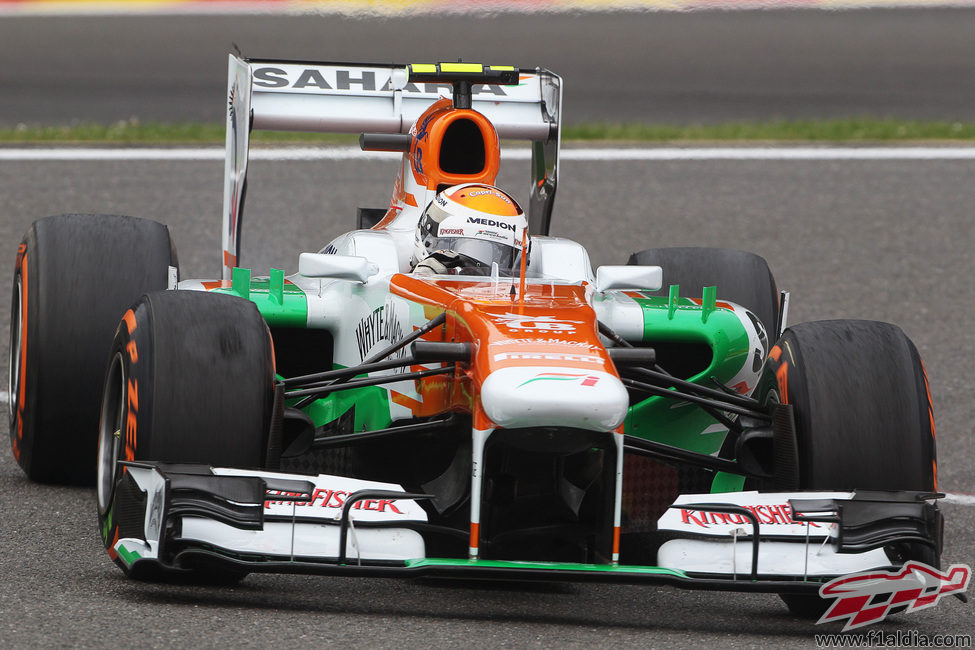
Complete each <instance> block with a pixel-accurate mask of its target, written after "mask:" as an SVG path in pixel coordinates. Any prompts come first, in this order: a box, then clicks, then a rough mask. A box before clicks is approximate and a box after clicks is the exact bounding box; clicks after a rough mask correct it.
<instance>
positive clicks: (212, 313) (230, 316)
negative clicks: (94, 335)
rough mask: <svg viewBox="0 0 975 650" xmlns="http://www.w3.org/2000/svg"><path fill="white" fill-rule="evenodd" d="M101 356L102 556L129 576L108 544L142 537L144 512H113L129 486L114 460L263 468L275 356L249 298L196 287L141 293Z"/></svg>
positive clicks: (99, 486) (99, 493)
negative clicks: (105, 359)
mask: <svg viewBox="0 0 975 650" xmlns="http://www.w3.org/2000/svg"><path fill="white" fill-rule="evenodd" d="M109 359H110V360H109V366H108V371H107V373H106V378H105V390H104V394H103V398H102V403H101V419H100V423H99V429H98V430H99V440H98V477H97V502H98V517H99V528H100V530H101V534H102V539H103V541H104V543H105V546H106V548H107V549H108V552H109V555H110V556H112V559H113V560H115V561H116V563H117V564H118V565H119V566H120V567H122V569H123V570H124V571H126V572H128V567H127V565H126V564H125V563H123V562H122V561H121V560H120V559H119V558H118V557H117V555H116V553H115V550H114V545H115V543H116V542H117V541H118V540H119V539H123V538H125V537H136V538H139V539H142V538H143V537H142V534H143V533H142V530H143V527H144V522H143V520H142V518H143V516H144V512H143V511H142V510H141V509H138V511H136V512H124V511H122V510H120V509H118V508H116V501H117V499H116V496H117V495H118V494H119V492H120V491H121V490H133V489H138V488H137V487H135V485H134V481H132V480H131V478H130V477H128V476H127V475H126V472H125V470H124V467H123V466H121V465H119V461H136V460H145V461H159V462H169V463H200V464H206V465H210V466H213V467H236V468H251V469H263V468H265V467H266V466H267V464H268V438H269V431H270V424H271V418H272V412H273V408H274V379H275V375H274V361H273V353H272V350H271V339H270V333H269V332H268V328H267V326H266V324H265V322H264V320H263V318H261V315H260V313H259V312H258V310H257V307H256V306H255V305H254V304H253V303H252V302H250V301H247V300H243V299H240V298H235V297H231V296H226V295H220V294H208V293H203V292H195V291H164V292H158V293H153V294H148V295H146V296H144V297H143V298H142V299H141V300H140V301H139V302H138V303H136V304H135V305H134V306H133V307H132V309H130V310H129V311H127V312H126V313H125V315H124V316H123V318H122V322H121V323H120V324H119V326H118V329H117V331H116V334H115V340H114V342H113V345H112V350H111V355H110V358H109ZM123 501H125V500H123ZM129 501H130V500H129ZM238 577H239V576H238Z"/></svg>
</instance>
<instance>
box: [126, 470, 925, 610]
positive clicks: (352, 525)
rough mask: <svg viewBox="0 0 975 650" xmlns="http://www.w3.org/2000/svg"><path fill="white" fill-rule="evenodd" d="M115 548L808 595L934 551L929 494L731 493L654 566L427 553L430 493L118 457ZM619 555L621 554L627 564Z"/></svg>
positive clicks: (234, 561) (259, 566) (691, 522)
mask: <svg viewBox="0 0 975 650" xmlns="http://www.w3.org/2000/svg"><path fill="white" fill-rule="evenodd" d="M123 465H124V466H125V475H124V476H123V477H122V479H121V481H122V485H120V486H119V489H118V491H117V493H116V502H115V504H114V506H113V511H112V512H111V513H110V516H109V519H110V520H111V519H114V521H115V523H117V524H118V528H119V537H118V538H117V539H116V540H113V541H112V542H111V543H110V548H109V551H110V553H113V554H116V555H117V559H118V561H120V562H121V563H123V564H124V565H125V566H126V567H127V568H128V569H129V570H130V571H131V572H135V573H138V572H139V571H141V570H142V569H148V570H152V571H160V570H161V571H164V572H166V571H171V572H183V571H187V570H191V569H194V568H199V567H217V568H224V569H230V570H232V571H237V572H240V573H247V572H269V573H309V574H322V575H349V576H384V577H419V576H453V577H466V578H484V579H495V578H497V579H515V580H538V581H552V580H555V581H575V582H619V583H658V584H660V583H663V584H673V585H675V586H680V587H685V588H692V589H715V590H728V591H756V592H777V593H816V592H817V590H818V589H819V587H820V586H821V585H822V584H824V583H825V582H828V581H829V580H830V579H832V578H835V577H837V576H840V575H845V574H847V573H852V572H855V571H863V570H867V569H880V568H883V569H887V568H891V567H893V566H896V565H898V564H900V563H902V562H903V560H902V559H901V560H898V558H897V553H896V552H893V550H896V549H903V548H906V547H909V546H910V545H922V546H923V545H927V546H931V547H933V548H938V547H940V544H941V539H942V532H941V529H942V518H941V514H940V512H939V510H938V508H937V506H936V505H935V500H936V499H937V498H938V497H939V496H941V495H938V494H930V493H921V492H877V491H870V492H865V491H857V492H795V493H788V494H786V493H759V492H731V493H723V494H701V495H681V496H680V497H679V498H678V499H677V500H676V501H675V502H674V504H673V505H672V506H671V507H670V509H669V510H668V512H667V513H666V514H664V515H663V516H662V517H661V518H660V519H659V521H658V522H657V530H656V531H655V532H654V533H653V534H654V535H655V536H656V537H657V538H658V545H659V546H658V550H657V562H656V566H644V565H625V564H612V563H607V564H577V563H565V562H537V561H531V562H519V561H500V560H492V559H483V558H479V559H475V560H472V559H468V558H432V557H427V556H426V550H425V549H426V545H425V541H424V540H425V536H426V535H428V534H453V535H456V536H459V537H464V536H466V534H467V532H466V531H463V530H454V529H449V528H446V527H444V526H439V525H435V524H433V523H431V522H429V521H428V520H427V515H426V511H425V510H424V508H423V507H422V506H421V505H420V503H421V502H422V501H423V500H425V499H430V498H433V495H429V494H416V493H410V492H407V491H405V490H403V489H402V488H401V487H400V486H398V485H394V484H389V483H379V482H374V481H364V480H359V479H352V478H347V477H340V476H329V475H318V476H304V475H298V474H285V473H279V472H266V471H249V470H237V469H226V468H211V467H209V466H206V465H176V464H164V463H149V462H125V463H123ZM624 559H625V558H624Z"/></svg>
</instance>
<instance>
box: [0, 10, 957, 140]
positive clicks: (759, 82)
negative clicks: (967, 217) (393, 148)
mask: <svg viewBox="0 0 975 650" xmlns="http://www.w3.org/2000/svg"><path fill="white" fill-rule="evenodd" d="M973 32H975V8H968V9H964V8H957V9H893V10H869V11H859V10H850V11H818V10H812V11H803V10H769V11H706V12H694V13H656V12H647V13H584V14H534V15H533V14H496V15H490V16H477V15H461V16H458V15H454V16H443V17H434V16H429V15H424V16H417V17H397V18H379V17H371V18H351V17H341V16H336V15H330V16H321V15H301V16H279V15H265V16H164V17H158V16H156V17H149V18H145V17H132V16H129V17H124V16H121V17H120V16H116V17H107V16H83V17H79V16H71V17H17V16H3V17H0V61H2V64H0V126H7V127H10V126H15V125H17V124H21V123H24V124H70V123H76V122H102V123H104V122H113V121H117V120H128V119H130V118H137V119H139V120H141V121H143V122H145V121H165V122H174V121H175V122H181V121H205V122H220V121H222V120H223V106H224V103H225V91H226V87H225V80H226V67H227V64H226V60H227V52H229V51H230V50H231V49H232V44H233V43H236V44H237V45H238V46H239V47H240V48H241V50H242V52H243V53H244V55H246V56H250V57H256V58H285V59H302V60H333V61H368V62H390V61H392V62H397V63H409V62H413V61H436V60H439V61H453V60H456V59H457V58H463V59H464V60H465V61H483V62H486V63H505V64H514V65H519V66H524V67H535V66H542V67H548V68H550V69H552V70H554V71H555V72H557V73H559V74H561V75H563V76H564V78H565V80H566V85H565V121H566V123H567V124H575V123H580V122H599V121H601V122H654V123H677V124H688V123H714V122H727V121H765V120H772V119H824V118H848V117H858V116H871V117H899V118H903V119H921V120H960V121H966V122H970V121H972V120H975V82H973V79H975V38H972V33H973Z"/></svg>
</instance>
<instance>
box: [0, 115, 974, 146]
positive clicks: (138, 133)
mask: <svg viewBox="0 0 975 650" xmlns="http://www.w3.org/2000/svg"><path fill="white" fill-rule="evenodd" d="M252 138H253V140H254V141H255V142H272V143H285V144H286V143H295V144H346V145H350V144H354V143H355V142H356V136H354V135H339V134H314V133H285V132H269V131H256V132H254V133H253V134H252ZM562 138H563V140H565V141H569V142H571V141H590V142H591V141H597V140H603V141H617V142H620V141H627V142H658V143H663V142H695V141H746V142H747V141H781V142H915V141H931V140H975V122H908V121H902V120H876V119H849V120H821V121H817V120H809V121H794V122H767V123H728V124H714V125H690V126H670V125H663V124H582V125H570V126H566V127H564V128H563V130H562ZM223 141H224V125H223V124H191V123H187V124H161V123H151V122H146V123H141V122H138V121H129V122H118V123H116V124H111V125H98V124H82V125H72V126H44V127H30V126H19V127H17V128H7V129H0V143H5V144H36V143H52V142H57V143H86V144H87V143H105V144H220V143H222V142H223Z"/></svg>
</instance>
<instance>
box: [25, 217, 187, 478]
mask: <svg viewBox="0 0 975 650" xmlns="http://www.w3.org/2000/svg"><path fill="white" fill-rule="evenodd" d="M177 268H178V262H177V259H176V251H175V248H174V246H173V243H172V241H171V239H170V236H169V230H168V229H167V228H166V226H164V225H162V224H160V223H156V222H154V221H148V220H145V219H135V218H133V217H124V216H112V215H95V214H91V215H86V214H69V215H59V216H54V217H47V218H45V219H40V220H38V221H35V222H34V223H33V224H32V225H31V227H30V229H28V231H27V233H26V234H25V235H24V239H23V241H22V242H21V244H20V246H19V248H18V251H17V261H16V264H15V266H14V281H13V290H12V299H11V317H10V357H9V364H8V368H9V374H8V378H9V381H8V394H9V399H8V404H9V421H10V443H11V449H12V451H13V455H14V458H15V459H16V460H17V462H18V463H19V464H20V466H21V467H22V468H23V470H24V472H25V473H26V474H27V476H28V477H29V478H30V479H31V480H34V481H41V482H49V483H69V484H91V483H92V482H93V481H94V478H95V449H96V440H97V436H98V411H99V404H100V402H101V383H102V379H103V378H104V373H105V359H106V358H107V357H108V352H109V349H110V348H111V345H112V335H113V333H114V332H115V326H116V325H117V323H118V319H119V317H120V316H121V315H122V312H124V311H125V310H126V309H127V308H128V307H129V306H130V305H131V304H132V303H133V302H135V301H136V300H137V299H138V298H139V296H141V295H142V294H143V293H145V292H147V291H156V290H160V289H165V288H166V287H167V285H168V283H169V281H170V277H171V273H172V274H173V275H175V273H176V269H177Z"/></svg>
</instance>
